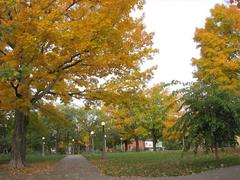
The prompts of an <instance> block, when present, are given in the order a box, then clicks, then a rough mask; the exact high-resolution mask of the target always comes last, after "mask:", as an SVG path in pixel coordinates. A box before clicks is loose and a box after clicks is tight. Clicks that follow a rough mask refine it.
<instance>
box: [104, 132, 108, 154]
mask: <svg viewBox="0 0 240 180" xmlns="http://www.w3.org/2000/svg"><path fill="white" fill-rule="evenodd" d="M104 147H105V150H106V149H107V135H106V134H105V135H104Z"/></svg>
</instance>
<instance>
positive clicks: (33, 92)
mask: <svg viewBox="0 0 240 180" xmlns="http://www.w3.org/2000/svg"><path fill="white" fill-rule="evenodd" d="M143 4H144V1H143V0H129V1H125V0H104V1H103V0H22V1H15V0H9V1H4V0H0V109H3V110H6V111H14V112H15V121H16V122H15V129H14V134H13V140H12V152H11V161H10V164H11V165H12V167H17V168H20V167H24V164H25V154H26V131H27V124H28V114H29V111H30V110H31V109H32V108H37V107H39V106H41V105H42V104H44V103H45V102H52V101H54V100H57V99H61V100H62V101H63V102H65V103H67V102H69V101H70V100H71V99H72V98H73V97H75V98H79V99H90V100H92V99H106V100H111V96H112V95H114V94H117V95H120V94H121V93H122V92H125V91H127V89H128V87H131V88H136V86H138V85H140V84H141V83H142V82H143V81H144V80H145V79H148V78H149V77H150V76H151V74H152V72H151V70H150V71H147V72H141V71H140V65H141V64H142V63H143V62H144V60H146V59H151V56H152V53H154V52H156V50H155V49H153V48H152V34H151V33H147V32H146V31H145V27H144V25H143V19H142V18H134V17H132V16H131V12H132V11H133V10H134V9H141V8H142V6H143ZM122 82H123V83H122ZM131 82H135V83H131ZM119 84H123V85H124V86H123V87H120V86H119ZM115 97H116V96H115Z"/></svg>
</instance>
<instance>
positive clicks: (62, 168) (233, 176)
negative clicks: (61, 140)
mask: <svg viewBox="0 0 240 180" xmlns="http://www.w3.org/2000/svg"><path fill="white" fill-rule="evenodd" d="M239 172H240V166H234V167H229V168H222V169H217V170H212V171H207V172H205V173H201V174H194V175H190V176H179V177H161V178H141V177H134V178H123V177H122V178H121V177H109V176H104V175H101V174H100V172H99V171H98V169H97V168H96V167H94V166H93V165H92V164H91V163H89V162H88V161H87V160H86V159H85V158H84V157H83V156H81V155H74V156H67V157H66V158H64V159H63V160H61V161H60V162H59V163H58V165H57V166H56V169H55V171H53V172H49V173H45V174H39V175H37V176H34V177H11V178H10V179H11V180H12V179H13V180H20V179H21V180H22V179H24V180H25V179H34V180H35V179H37V180H240V173H239ZM0 179H1V176H0ZM6 179H9V177H8V178H7V177H6Z"/></svg>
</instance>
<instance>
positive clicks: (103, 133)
mask: <svg viewBox="0 0 240 180" xmlns="http://www.w3.org/2000/svg"><path fill="white" fill-rule="evenodd" d="M101 125H102V159H104V158H105V130H104V126H105V122H102V123H101Z"/></svg>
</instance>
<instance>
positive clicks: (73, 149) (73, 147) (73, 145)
mask: <svg viewBox="0 0 240 180" xmlns="http://www.w3.org/2000/svg"><path fill="white" fill-rule="evenodd" d="M74 141H75V139H72V148H73V155H74Z"/></svg>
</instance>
